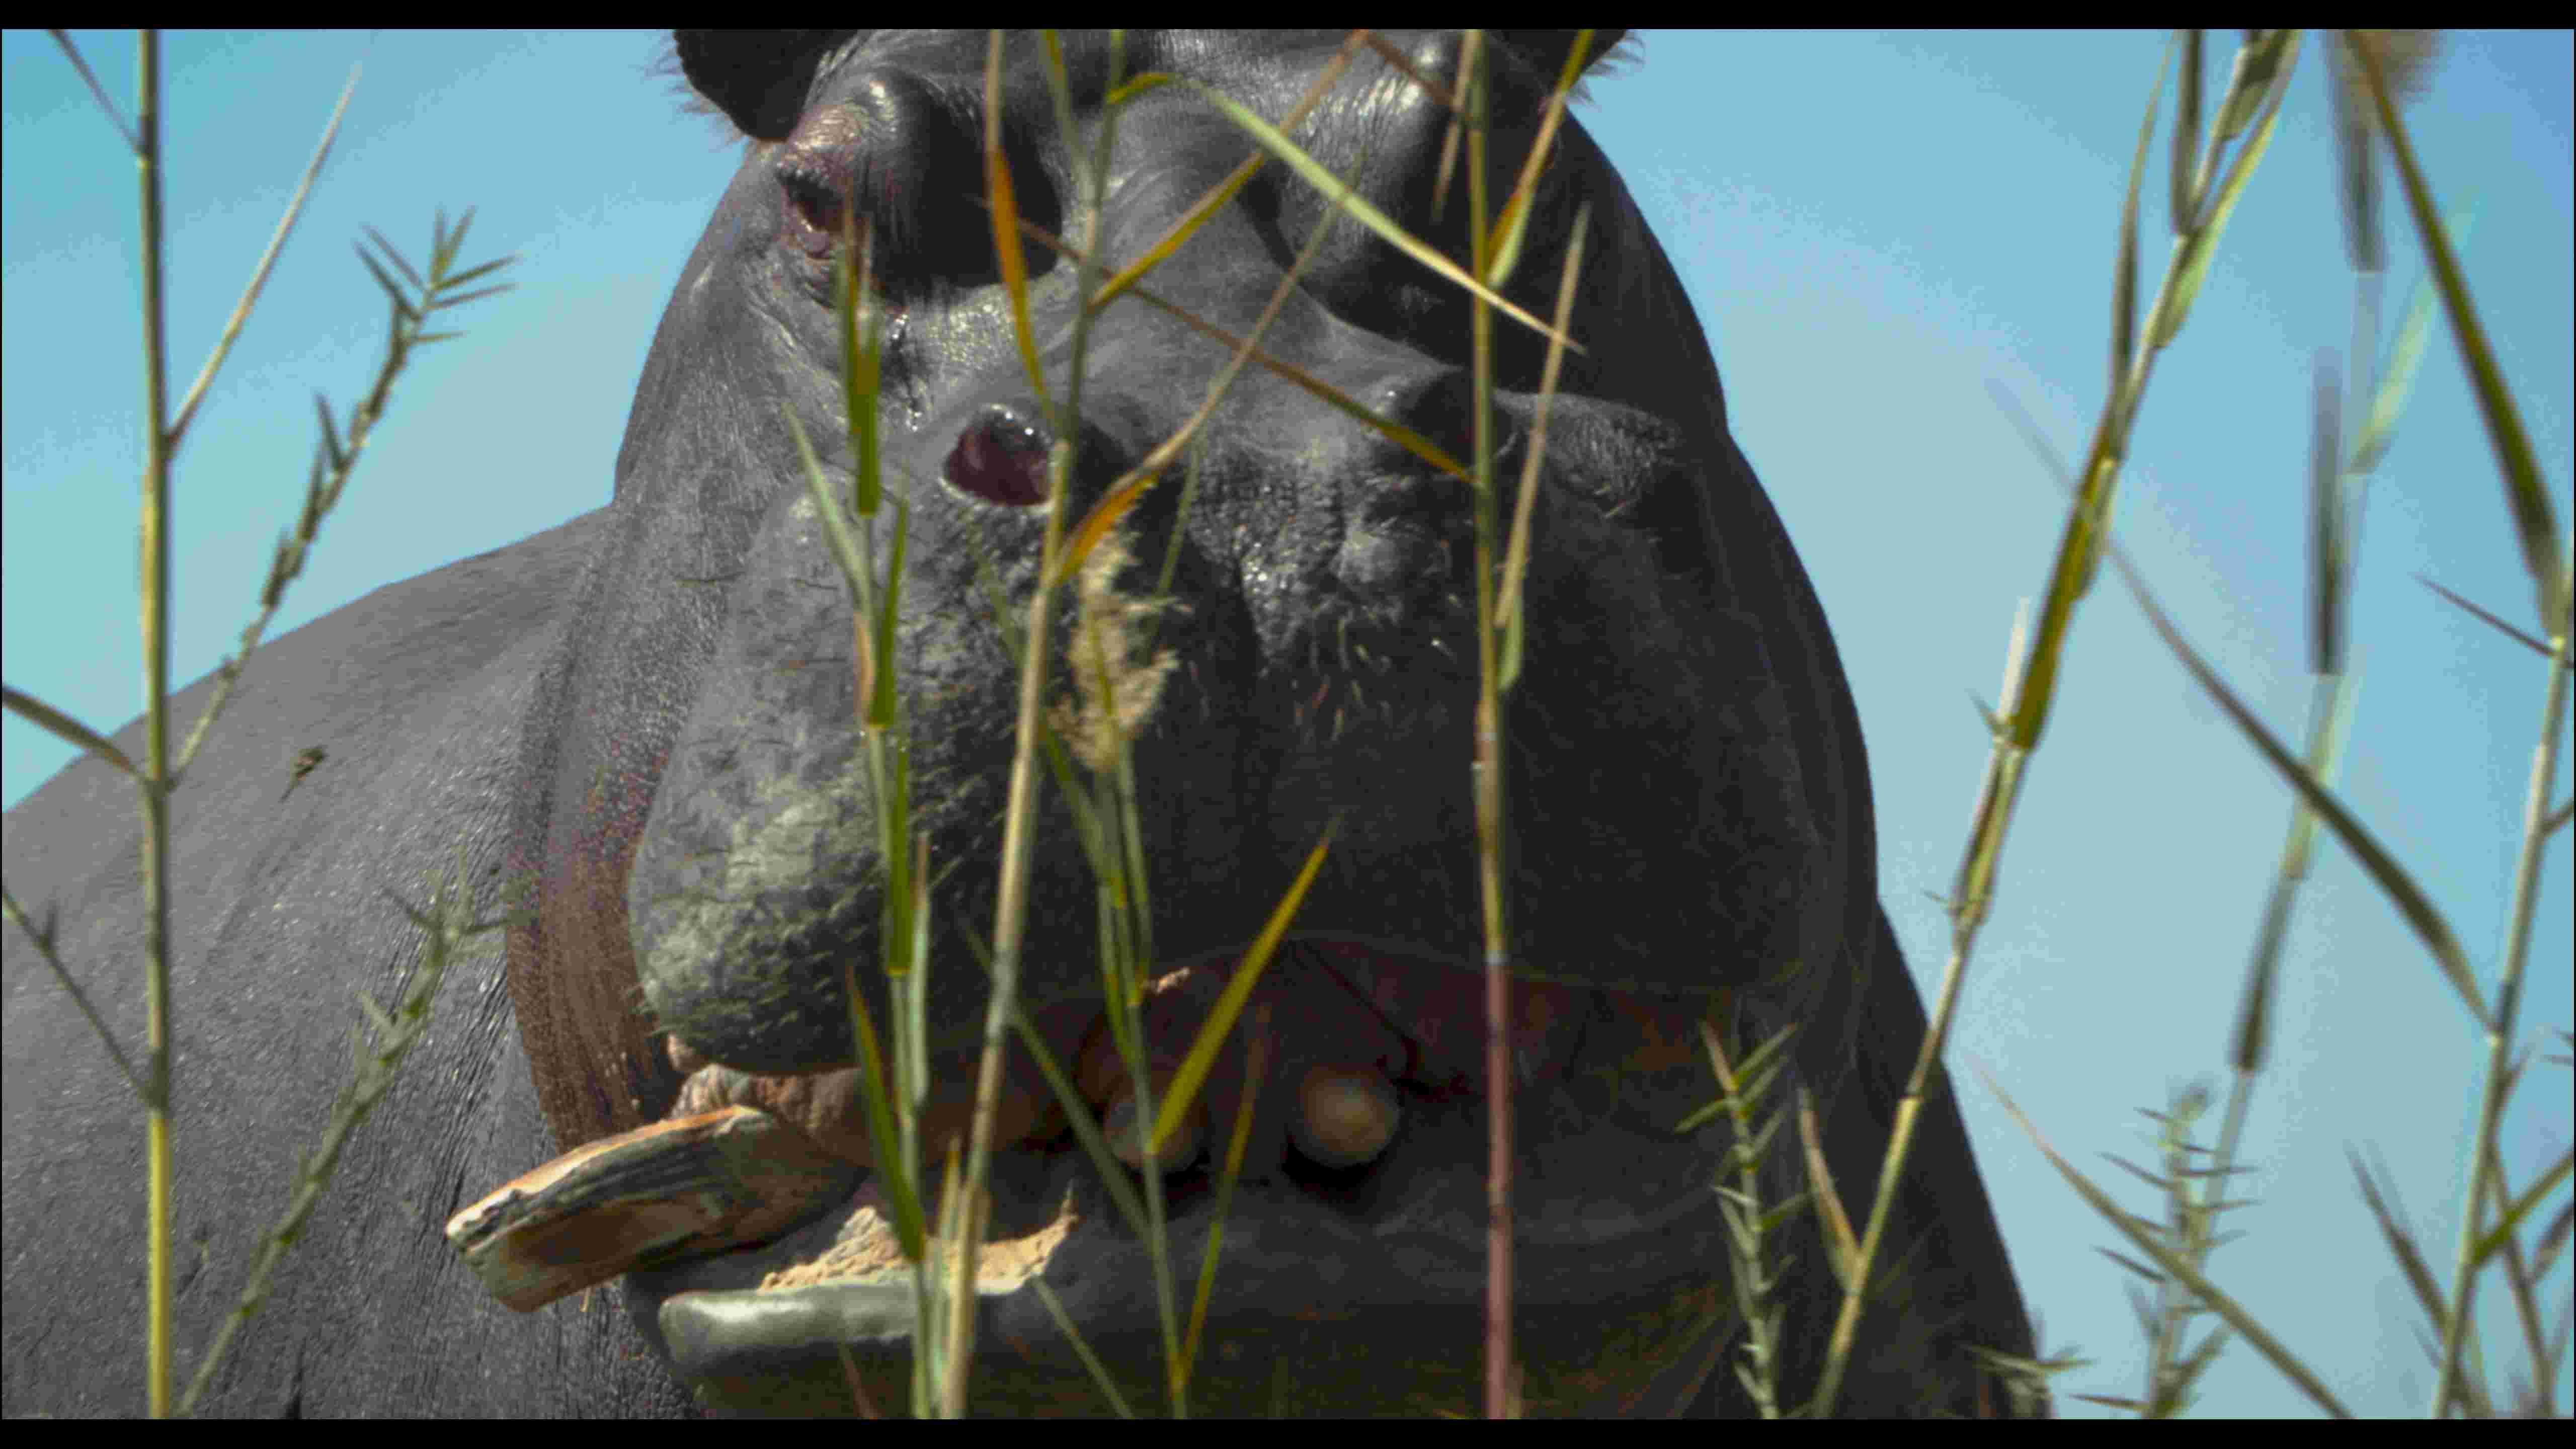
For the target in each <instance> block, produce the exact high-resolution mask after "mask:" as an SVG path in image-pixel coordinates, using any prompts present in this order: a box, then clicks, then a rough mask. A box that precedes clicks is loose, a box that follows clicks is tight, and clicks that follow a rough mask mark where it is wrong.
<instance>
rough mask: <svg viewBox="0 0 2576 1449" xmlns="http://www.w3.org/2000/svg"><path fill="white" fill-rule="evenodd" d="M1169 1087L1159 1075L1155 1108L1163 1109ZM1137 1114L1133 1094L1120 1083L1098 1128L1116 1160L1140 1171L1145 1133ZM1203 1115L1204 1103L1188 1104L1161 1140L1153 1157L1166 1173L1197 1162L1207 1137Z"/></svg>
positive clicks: (1142, 1161) (1142, 1165) (1205, 1113)
mask: <svg viewBox="0 0 2576 1449" xmlns="http://www.w3.org/2000/svg"><path fill="white" fill-rule="evenodd" d="M1170 1090H1171V1083H1170V1082H1169V1081H1168V1080H1166V1079H1163V1078H1161V1077H1159V1076H1158V1077H1157V1079H1156V1083H1155V1091H1154V1103H1155V1110H1156V1111H1160V1110H1161V1109H1162V1102H1163V1094H1164V1093H1165V1092H1168V1091H1170ZM1137 1115H1138V1114H1137V1111H1136V1094H1135V1093H1134V1092H1133V1091H1132V1090H1130V1089H1129V1087H1128V1086H1127V1084H1126V1083H1124V1082H1121V1083H1120V1084H1119V1085H1118V1088H1117V1091H1116V1094H1115V1095H1113V1096H1112V1097H1111V1098H1110V1099H1109V1110H1108V1111H1107V1112H1106V1113H1104V1114H1102V1116H1101V1119H1100V1131H1101V1135H1102V1136H1104V1137H1107V1138H1108V1139H1109V1150H1110V1151H1111V1152H1114V1153H1116V1154H1117V1156H1118V1160H1119V1161H1121V1162H1123V1163H1126V1164H1127V1165H1128V1166H1129V1167H1133V1168H1136V1169H1138V1170H1140V1171H1141V1170H1142V1169H1143V1168H1144V1166H1145V1134H1144V1131H1143V1126H1144V1124H1142V1123H1140V1122H1138V1121H1137ZM1206 1117H1207V1109H1206V1107H1205V1105H1204V1104H1201V1103H1197V1102H1193V1103H1191V1104H1190V1110H1189V1114H1188V1115H1187V1116H1185V1117H1183V1118H1182V1119H1181V1125H1180V1126H1178V1127H1176V1128H1174V1129H1173V1131H1172V1135H1171V1138H1170V1139H1169V1140H1168V1141H1166V1142H1164V1144H1163V1150H1162V1152H1161V1153H1160V1154H1159V1155H1157V1157H1156V1159H1155V1162H1156V1165H1157V1166H1159V1167H1160V1168H1161V1169H1162V1170H1163V1171H1164V1172H1165V1173H1167V1174H1168V1173H1174V1172H1179V1171H1180V1170H1182V1169H1183V1168H1185V1167H1188V1166H1189V1165H1190V1164H1191V1163H1194V1162H1196V1161H1198V1158H1199V1148H1200V1147H1201V1146H1203V1145H1205V1140H1206V1137H1207V1132H1206V1130H1205V1120H1206Z"/></svg>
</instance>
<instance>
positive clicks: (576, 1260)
mask: <svg viewBox="0 0 2576 1449" xmlns="http://www.w3.org/2000/svg"><path fill="white" fill-rule="evenodd" d="M857 1182H858V1169H857V1168H856V1167H855V1166H853V1165H852V1164H850V1163H848V1162H844V1161H842V1160H841V1159H839V1158H836V1157H834V1156H832V1155H831V1154H830V1153H827V1152H825V1151H824V1150H823V1149H822V1148H821V1147H819V1146H817V1145H815V1143H814V1142H813V1140H812V1139H810V1138H808V1137H807V1136H806V1135H805V1134H804V1133H802V1132H800V1131H798V1130H797V1129H796V1128H794V1127H792V1126H790V1125H789V1124H787V1123H785V1122H781V1121H779V1120H778V1119H777V1118H775V1117H772V1116H770V1115H769V1114H768V1113H766V1112H762V1111H759V1110H757V1109H755V1108H751V1107H740V1106H735V1107H726V1108H723V1109H722V1110H719V1111H714V1112H704V1113H700V1114H697V1115H695V1116H688V1117H678V1118H674V1119H672V1120H670V1121H666V1122H657V1123H654V1124H653V1125H652V1126H650V1127H640V1128H637V1129H636V1130H635V1131H632V1132H627V1133H623V1134H621V1135H619V1136H616V1137H610V1138H607V1139H605V1140H603V1141H599V1142H593V1143H590V1144H588V1145H587V1146H583V1147H579V1148H576V1149H574V1150H573V1151H571V1152H567V1153H565V1154H564V1155H563V1156H561V1157H558V1158H556V1159H555V1160H554V1161H552V1162H549V1163H547V1164H546V1165H545V1166H543V1167H540V1168H537V1169H536V1170H534V1171H532V1172H528V1173H525V1174H523V1175H521V1176H520V1177H518V1178H516V1179H515V1180H513V1181H511V1182H510V1183H508V1184H507V1185H505V1186H503V1187H501V1188H500V1189H498V1190H497V1191H494V1192H492V1193H489V1194H487V1195H486V1196H485V1197H484V1198H483V1200H482V1201H480V1202H477V1203H475V1204H474V1205H473V1206H471V1207H469V1208H466V1209H465V1210H464V1211H463V1212H460V1213H458V1214H456V1215H455V1216H454V1217H452V1218H449V1219H448V1220H447V1241H448V1243H449V1245H450V1246H452V1247H453V1248H455V1249H456V1251H457V1253H458V1254H459V1255H460V1256H462V1257H463V1258H464V1259H465V1263H466V1266H468V1267H470V1268H472V1269H473V1270H474V1275H475V1276H476V1277H477V1278H479V1279H481V1280H482V1282H483V1287H484V1289H485V1291H487V1292H489V1293H490V1294H491V1295H492V1296H493V1297H494V1298H497V1299H499V1300H500V1301H501V1302H503V1303H505V1304H507V1305H509V1306H510V1307H512V1308H515V1309H517V1310H519V1311H520V1312H522V1313H525V1312H528V1311H529V1310H531V1309H535V1308H541V1307H543V1306H545V1305H546V1304H548V1303H551V1302H553V1301H554V1300H556V1299H558V1298H561V1297H563V1296H564V1295H565V1294H568V1293H578V1292H580V1291H581V1290H582V1289H584V1288H588V1287H591V1286H592V1285H594V1284H598V1283H604V1282H606V1281H608V1280H609V1279H611V1278H614V1277H616V1276H617V1275H619V1274H621V1273H624V1272H626V1271H628V1270H629V1269H632V1268H636V1267H640V1266H644V1265H646V1264H648V1263H651V1262H655V1261H659V1260H662V1259H668V1258H676V1257H697V1256H703V1255H705V1254H708V1253H716V1252H722V1251H724V1250H725V1249H728V1248H734V1247H740V1246H742V1245H744V1244H747V1243H756V1242H760V1241H762V1240H764V1239H767V1238H773V1237H776V1236H777V1235H778V1234H779V1233H780V1232H782V1231H784V1230H785V1229H787V1228H789V1227H792V1226H794V1225H795V1224H796V1223H797V1222H799V1221H801V1220H802V1219H804V1218H805V1217H807V1216H809V1215H811V1214H812V1213H814V1212H815V1211H817V1210H819V1209H821V1208H823V1207H825V1206H827V1205H828V1204H830V1203H833V1202H838V1201H840V1200H842V1199H844V1198H846V1197H848V1196H849V1194H850V1191H851V1190H852V1188H854V1187H855V1186H856V1185H857Z"/></svg>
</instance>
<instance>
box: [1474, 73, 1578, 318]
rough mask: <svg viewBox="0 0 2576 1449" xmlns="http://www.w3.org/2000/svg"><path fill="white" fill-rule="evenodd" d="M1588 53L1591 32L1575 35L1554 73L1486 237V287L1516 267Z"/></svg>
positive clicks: (1560, 314)
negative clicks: (1542, 176)
mask: <svg viewBox="0 0 2576 1449" xmlns="http://www.w3.org/2000/svg"><path fill="white" fill-rule="evenodd" d="M1591 51H1592V32H1591V31H1589V30H1579V31H1576V32H1575V35H1574V44H1573V46H1572V47H1571V48H1570V49H1568V50H1567V51H1566V53H1565V65H1564V67H1563V68H1562V69H1561V70H1560V71H1559V72H1558V73H1557V78H1556V89H1555V90H1553V91H1550V92H1549V93H1548V97H1547V110H1546V113H1545V114H1543V115H1542V116H1540V117H1539V123H1538V136H1537V139H1535V140H1533V141H1532V142H1531V143H1530V151H1529V155H1528V156H1527V157H1526V158H1524V159H1523V160H1522V162H1521V174H1520V176H1519V178H1518V179H1517V180H1515V181H1514V182H1513V183H1512V189H1511V194H1510V195H1508V196H1506V197H1504V198H1503V214H1502V215H1501V216H1500V217H1498V218H1496V219H1495V221H1494V224H1493V227H1492V229H1491V230H1490V231H1489V232H1487V234H1486V239H1485V264H1484V277H1485V283H1486V285H1488V286H1493V287H1499V286H1501V285H1502V284H1503V283H1504V282H1505V281H1507V280H1509V279H1510V277H1511V275H1512V272H1513V269H1515V268H1516V267H1518V266H1519V265H1520V260H1521V240H1522V238H1523V237H1524V236H1526V235H1527V234H1528V231H1529V218H1530V209H1531V207H1532V205H1533V204H1534V203H1535V202H1536V200H1537V198H1538V178H1539V173H1540V172H1542V171H1545V170H1546V169H1547V162H1548V158H1549V157H1550V156H1551V155H1553V154H1554V153H1555V150H1556V133H1557V130H1558V128H1559V127H1561V126H1563V125H1564V124H1565V107H1566V103H1567V101H1569V100H1571V99H1572V98H1573V95H1574V85H1575V82H1576V81H1578V80H1580V79H1581V78H1582V76H1583V62H1584V59H1585V57H1586V56H1588V55H1589V54H1590V53H1591ZM1578 235H1579V233H1578ZM1556 330H1557V332H1558V333H1560V334H1562V333H1563V332H1564V331H1565V314H1564V309H1563V308H1562V307H1559V308H1558V311H1557V318H1556Z"/></svg>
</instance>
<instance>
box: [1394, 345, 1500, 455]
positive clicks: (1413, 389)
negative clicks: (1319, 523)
mask: <svg viewBox="0 0 2576 1449" xmlns="http://www.w3.org/2000/svg"><path fill="white" fill-rule="evenodd" d="M1378 396H1379V401H1380V406H1379V409H1378V410H1379V412H1381V413H1382V414H1384V415H1385V416H1386V417H1387V418H1388V419H1389V420H1390V421H1393V422H1398V423H1402V424H1403V425H1404V426H1406V427H1408V428H1411V429H1412V430H1414V431H1415V432H1417V433H1420V434H1421V435H1422V436H1423V437H1425V438H1428V439H1430V440H1431V441H1432V442H1433V443H1435V444H1437V445H1438V446H1439V448H1440V449H1441V451H1443V452H1445V453H1447V454H1448V455H1449V456H1450V457H1452V458H1455V459H1457V460H1458V461H1459V462H1460V463H1461V464H1464V465H1467V466H1471V467H1472V466H1473V465H1474V461H1475V450H1476V425H1475V416H1476V412H1475V404H1476V385H1475V380H1474V379H1473V378H1472V377H1470V376H1469V375H1468V374H1466V373H1464V372H1460V371H1458V370H1456V369H1454V368H1451V369H1447V370H1444V371H1440V372H1436V373H1428V374H1424V375H1421V376H1416V377H1410V378H1406V379H1404V380H1403V381H1400V382H1396V383H1392V384H1389V385H1388V386H1387V387H1385V388H1384V389H1383V390H1382V391H1381V392H1380V393H1379V395H1378ZM1516 436H1517V430H1516V429H1515V428H1514V427H1513V425H1512V422H1511V419H1510V417H1509V415H1508V414H1506V413H1504V412H1502V411H1501V410H1499V409H1497V410H1496V412H1495V416H1494V430H1493V437H1494V451H1495V453H1496V454H1497V455H1500V454H1501V453H1503V452H1504V451H1506V450H1507V449H1508V448H1509V447H1510V445H1511V444H1512V442H1513V441H1514V440H1515V438H1516ZM1386 446H1387V447H1389V448H1393V447H1395V445H1394V444H1392V443H1389V444H1386ZM1404 457H1406V458H1407V459H1410V458H1411V454H1405V455H1404Z"/></svg>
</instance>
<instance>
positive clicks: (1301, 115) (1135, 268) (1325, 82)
mask: <svg viewBox="0 0 2576 1449" xmlns="http://www.w3.org/2000/svg"><path fill="white" fill-rule="evenodd" d="M1369 40H1370V35H1369V32H1367V31H1365V30H1354V31H1352V32H1351V36H1350V39H1348V40H1346V41H1344V42H1343V43H1342V49H1341V52H1340V53H1339V54H1338V55H1335V56H1334V57H1333V58H1332V60H1330V61H1328V62H1326V64H1325V66H1324V69H1323V72H1322V74H1320V75H1318V76H1316V77H1315V83H1314V84H1313V85H1311V86H1308V87H1307V88H1306V94H1305V95H1304V96H1303V97H1301V98H1299V100H1298V102H1297V104H1296V105H1295V106H1294V107H1292V108H1290V110H1289V112H1288V118H1287V119H1286V120H1285V121H1282V122H1281V123H1280V126H1281V128H1282V129H1292V128H1294V127H1296V126H1298V125H1300V124H1302V123H1303V122H1304V121H1305V119H1306V117H1307V116H1308V115H1310V114H1311V113H1312V112H1313V111H1314V109H1315V107H1316V106H1317V105H1319V104H1321V103H1322V101H1323V99H1324V97H1325V96H1326V95H1327V94H1328V93H1330V92H1331V90H1332V88H1333V82H1335V81H1337V80H1339V79H1341V77H1342V72H1343V71H1344V70H1346V69H1348V68H1349V67H1350V63H1351V58H1352V57H1353V56H1356V55H1357V54H1359V49H1360V46H1361V45H1362V44H1363V43H1366V42H1368V41H1369ZM1171 80H1172V77H1170V76H1167V75H1154V76H1138V77H1137V78H1136V79H1135V80H1134V81H1130V82H1128V87H1127V89H1128V94H1129V95H1130V96H1132V95H1141V94H1143V93H1144V92H1145V91H1147V90H1151V89H1153V88H1155V87H1157V86H1161V85H1167V84H1169V83H1170V82H1171ZM1140 83H1141V84H1140ZM1127 98H1128V97H1127V96H1121V97H1119V98H1118V99H1119V100H1121V101H1123V100H1125V99H1127ZM1269 159H1270V158H1269V157H1268V156H1266V155H1264V154H1263V153H1261V152H1260V151H1257V150H1256V151H1254V152H1253V153H1252V154H1251V155H1249V156H1246V157H1244V158H1243V161H1242V164H1240V165H1238V166H1236V167H1235V168H1234V170H1233V171H1232V172H1230V173H1228V174H1227V176H1226V178H1225V179H1224V180H1223V181H1220V182H1218V183H1217V184H1216V185H1214V186H1211V187H1209V188H1208V191H1207V194H1206V195H1205V196H1202V197H1200V198H1199V199H1198V200H1197V201H1196V202H1194V203H1192V204H1191V206H1190V209H1189V210H1187V211H1185V212H1183V213H1182V214H1181V218H1180V220H1178V221H1176V222H1173V223H1172V225H1171V226H1170V228H1169V229H1167V230H1165V231H1164V233H1163V234H1162V235H1161V236H1159V237H1157V238H1155V239H1154V242H1153V244H1152V245H1150V246H1148V247H1146V248H1145V250H1143V251H1142V252H1139V253H1137V255H1136V260H1134V261H1132V262H1129V263H1128V264H1127V265H1126V266H1124V267H1121V268H1119V269H1118V271H1117V272H1116V273H1115V274H1114V275H1112V276H1111V277H1110V279H1109V280H1108V281H1106V282H1104V283H1102V284H1101V286H1100V290H1099V291H1098V292H1095V293H1093V294H1092V298H1091V304H1090V305H1091V309H1092V310H1093V311H1095V312H1096V311H1098V310H1100V309H1101V308H1103V307H1106V306H1108V305H1109V304H1110V303H1112V302H1114V301H1116V300H1118V298H1119V297H1120V296H1122V295H1124V294H1125V293H1126V292H1127V290H1128V289H1129V288H1131V287H1133V286H1135V285H1136V284H1137V283H1138V282H1140V281H1143V280H1144V279H1145V274H1146V273H1148V272H1151V271H1152V270H1153V269H1154V268H1155V267H1157V266H1160V265H1161V264H1162V263H1163V261H1164V259H1165V258H1167V257H1169V256H1171V254H1172V253H1174V252H1176V251H1178V250H1180V247H1181V243H1183V242H1185V241H1188V240H1189V239H1190V237H1191V236H1193V235H1195V234H1196V233H1197V231H1198V229H1199V228H1200V227H1202V226H1205V225H1206V224H1207V222H1208V219H1209V218H1210V217H1213V216H1215V215H1216V214H1217V213H1218V212H1220V211H1222V210H1224V209H1225V207H1226V204H1227V203H1229V202H1231V201H1233V200H1234V198H1235V194H1236V193H1237V192H1240V191H1241V190H1243V188H1244V186H1245V184H1246V183H1248V182H1250V181H1251V180H1252V178H1253V176H1254V175H1255V174H1256V173H1258V172H1259V171H1260V170H1261V168H1262V166H1263V164H1264V163H1266V162H1267V161H1268V160H1269Z"/></svg>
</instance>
